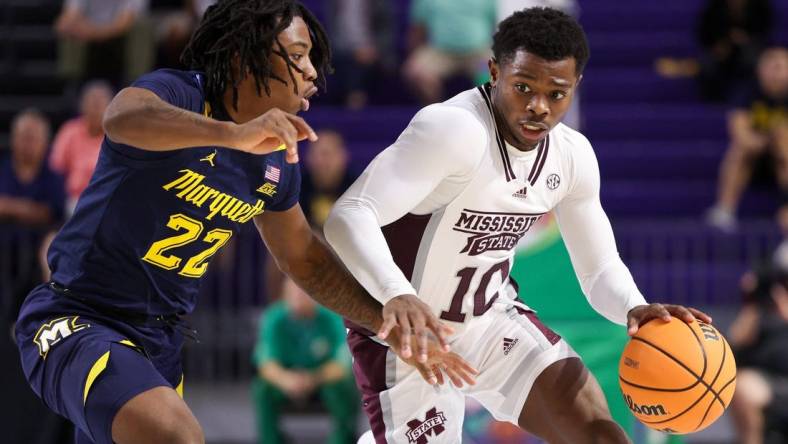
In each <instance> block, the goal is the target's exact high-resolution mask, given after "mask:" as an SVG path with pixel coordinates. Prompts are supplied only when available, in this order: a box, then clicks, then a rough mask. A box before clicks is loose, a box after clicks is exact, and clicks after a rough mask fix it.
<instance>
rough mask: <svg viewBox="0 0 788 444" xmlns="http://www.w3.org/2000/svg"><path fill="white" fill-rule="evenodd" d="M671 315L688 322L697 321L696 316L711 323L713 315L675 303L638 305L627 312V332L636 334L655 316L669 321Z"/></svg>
mask: <svg viewBox="0 0 788 444" xmlns="http://www.w3.org/2000/svg"><path fill="white" fill-rule="evenodd" d="M671 316H675V317H677V318H679V319H681V320H682V321H684V322H687V323H689V322H693V321H695V318H697V319H700V320H701V321H703V322H706V323H707V324H710V323H711V316H709V315H707V314H706V313H704V312H702V311H700V310H698V309H696V308H691V307H685V306H683V305H673V304H648V305H638V306H637V307H635V308H633V309H632V310H629V313H627V334H628V335H630V336H632V335H634V334H635V333H637V331H638V328H639V327H640V326H641V325H643V324H645V323H646V322H648V321H650V320H652V319H655V318H659V319H662V320H663V321H665V322H669V321H670V317H671Z"/></svg>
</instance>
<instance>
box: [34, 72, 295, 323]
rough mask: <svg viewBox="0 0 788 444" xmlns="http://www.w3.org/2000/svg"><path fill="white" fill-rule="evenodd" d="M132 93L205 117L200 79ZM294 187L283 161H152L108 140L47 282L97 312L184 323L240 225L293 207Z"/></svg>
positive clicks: (150, 81)
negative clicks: (112, 310) (167, 317)
mask: <svg viewBox="0 0 788 444" xmlns="http://www.w3.org/2000/svg"><path fill="white" fill-rule="evenodd" d="M132 86H135V87H138V88H145V89H148V90H150V91H152V92H153V93H155V94H156V95H157V96H159V97H160V98H161V99H162V100H164V101H166V102H168V103H170V104H172V105H174V106H177V107H179V108H183V109H187V110H189V111H193V112H196V113H203V114H206V115H208V111H207V110H208V109H210V107H209V106H207V105H206V103H205V93H204V91H203V74H202V73H199V72H185V71H175V70H159V71H155V72H152V73H149V74H146V75H144V76H142V77H141V78H140V79H138V80H137V81H136V82H135V83H134V84H133V85H132ZM300 182H301V176H300V173H299V169H298V165H294V164H288V163H287V162H285V152H284V151H277V152H274V153H272V154H268V155H264V156H261V155H252V154H247V153H243V152H240V151H237V150H232V149H229V148H222V147H218V146H204V147H195V148H189V149H181V150H175V151H166V152H152V151H145V150H142V149H139V148H135V147H132V146H129V145H123V144H120V143H115V142H113V141H111V140H110V139H109V138H107V137H105V138H104V142H103V143H102V146H101V153H100V155H99V159H98V163H97V164H96V170H95V172H94V173H93V177H92V178H91V180H90V184H89V185H88V187H87V189H86V190H85V191H84V193H83V194H82V196H81V197H80V200H79V203H78V204H77V207H76V210H75V213H74V216H73V217H72V218H71V219H70V220H69V221H68V222H67V223H66V225H65V226H64V227H63V229H62V230H61V232H60V233H59V234H58V235H57V237H56V238H55V240H54V241H53V242H52V246H51V247H50V249H49V255H48V261H49V266H50V268H51V269H52V279H53V280H54V281H56V282H58V283H60V284H62V285H64V286H66V287H68V288H69V289H70V290H71V291H73V292H74V293H76V294H78V295H80V296H82V297H84V298H87V299H88V300H92V301H95V302H98V303H101V304H105V305H112V306H115V307H118V308H123V309H127V310H131V311H135V312H141V313H149V314H169V313H188V312H190V311H191V310H192V309H193V308H194V304H195V300H196V296H197V292H198V289H199V282H200V277H202V276H203V275H204V274H205V271H206V270H207V268H208V263H209V261H210V259H211V257H212V256H214V254H216V252H217V251H218V250H219V249H221V248H222V246H224V245H225V244H226V243H227V242H228V241H229V240H230V238H231V237H232V236H233V235H234V234H236V233H238V231H239V230H240V228H241V224H245V223H248V222H250V221H251V220H252V219H253V218H254V217H255V216H257V215H259V214H261V213H262V212H263V211H283V210H287V209H289V208H291V207H292V206H293V205H295V204H296V203H297V202H298V193H299V187H300Z"/></svg>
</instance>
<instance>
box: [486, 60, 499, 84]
mask: <svg viewBox="0 0 788 444" xmlns="http://www.w3.org/2000/svg"><path fill="white" fill-rule="evenodd" d="M487 67H488V68H489V69H490V85H492V86H495V84H496V83H498V74H499V70H498V61H497V60H495V57H490V60H488V61H487Z"/></svg>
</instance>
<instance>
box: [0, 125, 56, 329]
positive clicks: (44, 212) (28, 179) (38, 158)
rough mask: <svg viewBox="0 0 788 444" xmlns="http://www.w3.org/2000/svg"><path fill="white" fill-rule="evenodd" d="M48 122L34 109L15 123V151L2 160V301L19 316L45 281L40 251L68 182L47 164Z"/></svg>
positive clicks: (12, 314) (9, 315)
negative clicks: (33, 291) (24, 302)
mask: <svg viewBox="0 0 788 444" xmlns="http://www.w3.org/2000/svg"><path fill="white" fill-rule="evenodd" d="M48 145H49V121H48V120H47V118H46V117H45V116H44V115H43V114H41V112H39V111H37V110H34V109H27V110H25V111H22V112H20V113H19V114H17V115H16V116H15V117H14V119H13V121H12V122H11V156H10V158H9V159H5V160H4V161H3V162H0V226H2V229H1V230H0V292H2V294H0V301H2V302H3V305H4V307H3V309H4V311H5V313H3V314H4V315H6V316H7V319H8V320H10V321H13V320H15V319H16V317H17V314H18V310H19V307H20V306H21V304H22V300H23V299H24V297H25V296H26V295H27V293H28V292H29V291H30V290H31V289H32V288H33V287H35V286H36V285H38V284H39V283H40V276H41V273H40V271H39V269H38V258H37V251H38V245H39V243H40V241H41V237H42V236H43V235H44V233H45V232H46V230H47V229H48V228H50V227H52V226H53V225H55V224H57V223H58V222H59V221H60V220H61V217H62V214H63V201H64V196H63V182H62V180H61V179H60V177H58V176H57V175H56V174H54V173H53V172H52V171H50V169H49V168H48V167H47V165H46V161H45V159H46V154H47V148H48Z"/></svg>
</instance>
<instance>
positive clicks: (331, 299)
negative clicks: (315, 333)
mask: <svg viewBox="0 0 788 444" xmlns="http://www.w3.org/2000/svg"><path fill="white" fill-rule="evenodd" d="M304 253H305V254H303V255H301V257H300V258H298V259H296V260H291V261H289V263H287V264H280V268H283V271H285V272H286V273H287V274H288V275H290V277H291V278H292V279H293V281H295V283H296V284H298V286H299V287H301V288H302V289H303V290H304V291H306V292H307V293H308V294H309V295H310V296H311V297H312V298H313V299H314V300H316V301H317V302H319V303H320V304H322V305H323V306H325V307H326V308H328V309H329V310H331V311H334V312H336V313H338V314H340V315H341V316H343V317H345V318H347V319H350V320H351V321H353V322H355V323H357V324H359V325H361V326H362V327H364V328H367V329H369V330H371V331H378V329H379V328H380V326H381V324H382V323H383V317H382V314H381V310H382V306H381V304H380V303H379V302H378V301H376V300H375V299H373V298H372V297H371V296H370V295H369V294H367V292H366V291H365V290H364V289H363V288H362V287H361V285H359V284H358V283H357V282H356V281H355V280H354V279H353V277H352V276H351V275H350V273H348V272H347V270H345V269H344V268H343V267H342V265H340V263H339V261H338V260H337V259H336V257H334V255H333V254H331V252H330V251H329V250H328V247H326V246H325V245H324V244H323V243H322V242H321V241H320V240H319V239H318V238H317V236H314V235H313V236H312V240H311V242H310V243H309V246H308V247H307V249H306V251H305V252H304Z"/></svg>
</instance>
